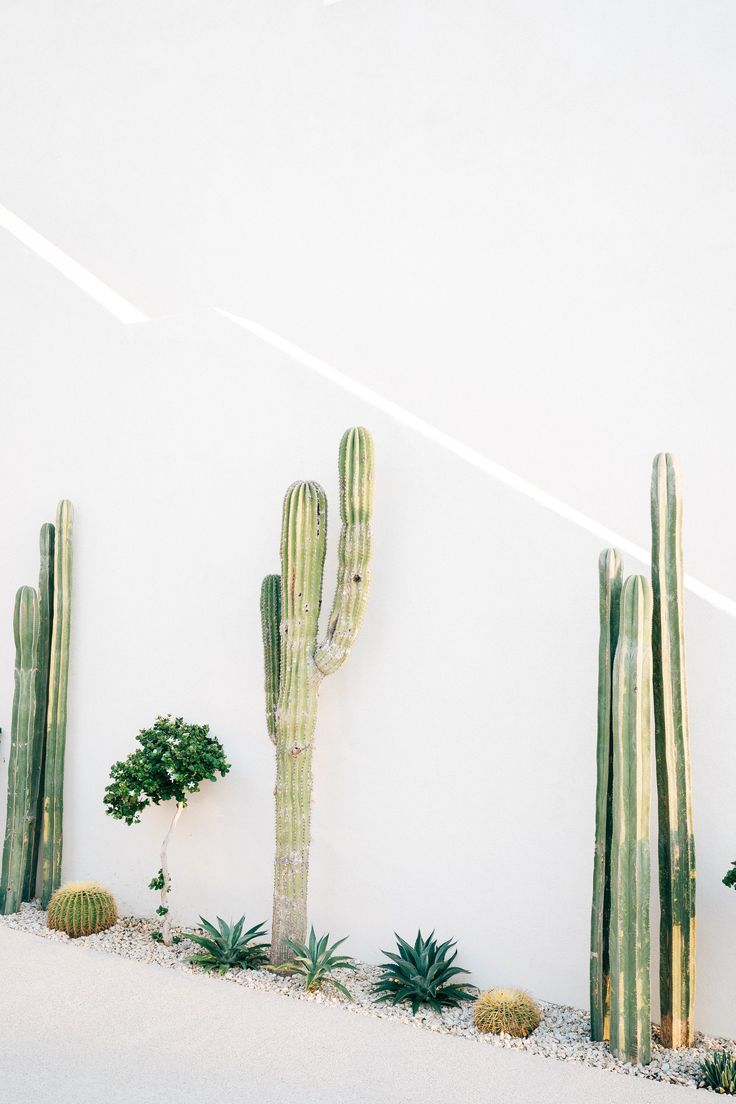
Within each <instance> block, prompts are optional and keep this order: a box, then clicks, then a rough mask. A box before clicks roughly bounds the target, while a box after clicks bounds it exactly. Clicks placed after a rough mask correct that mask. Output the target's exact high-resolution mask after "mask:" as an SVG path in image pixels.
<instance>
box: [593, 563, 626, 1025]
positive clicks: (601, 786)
mask: <svg viewBox="0 0 736 1104" xmlns="http://www.w3.org/2000/svg"><path fill="white" fill-rule="evenodd" d="M622 574H623V563H622V560H621V556H620V554H619V553H618V552H617V551H616V549H615V548H607V549H606V550H605V551H603V552H601V554H600V558H599V560H598V579H599V617H600V639H599V645H598V751H597V770H598V773H597V789H596V809H595V852H594V864H593V907H592V910H591V921H590V1037H591V1039H594V1040H600V1039H607V1038H608V1036H609V1016H610V984H611V979H610V962H609V926H610V916H611V801H612V786H613V770H612V762H613V739H612V714H611V693H612V689H613V660H614V656H615V654H616V642H617V640H618V630H619V610H620V603H621V580H622Z"/></svg>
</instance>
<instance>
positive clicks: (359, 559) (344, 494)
mask: <svg viewBox="0 0 736 1104" xmlns="http://www.w3.org/2000/svg"><path fill="white" fill-rule="evenodd" d="M373 469H374V460H373V440H372V438H371V435H370V433H369V432H368V430H367V429H363V428H361V427H358V428H355V429H348V430H346V432H345V433H344V434H343V437H342V440H341V442H340V457H339V470H340V517H341V520H342V528H341V532H340V544H339V550H338V574H337V586H336V588H335V598H334V601H333V604H332V610H331V612H330V616H329V620H328V622H327V632H326V635H325V639H324V640H323V641H322V643H321V644H320V645H319V647H318V648H317V652H316V655H315V662H316V664H317V667H318V669H319V671H320V672H321V673H322V674H323V675H330V674H332V673H333V671H336V670H337V669H338V667H340V666H342V664H343V663H344V662H345V660H346V659H347V657H348V654H349V652H350V649H351V647H352V645H353V641H354V640H355V637H356V636H357V634H358V630H359V629H360V624H361V621H362V620H363V614H364V612H365V607H366V603H367V601H368V591H369V588H370V568H371V553H372V536H371V521H372V517H373Z"/></svg>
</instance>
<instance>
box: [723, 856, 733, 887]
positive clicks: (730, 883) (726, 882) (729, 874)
mask: <svg viewBox="0 0 736 1104" xmlns="http://www.w3.org/2000/svg"><path fill="white" fill-rule="evenodd" d="M723 884H724V885H725V886H728V888H729V889H736V859H733V860H732V861H731V869H730V870H729V871H727V872H726V876H725V878H724V879H723Z"/></svg>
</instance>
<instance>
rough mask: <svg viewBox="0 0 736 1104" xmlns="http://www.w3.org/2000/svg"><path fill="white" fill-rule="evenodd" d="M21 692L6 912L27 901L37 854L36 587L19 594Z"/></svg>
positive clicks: (16, 702) (5, 867)
mask: <svg viewBox="0 0 736 1104" xmlns="http://www.w3.org/2000/svg"><path fill="white" fill-rule="evenodd" d="M13 634H14V636H15V692H14V695H13V714H12V726H11V738H10V758H9V762H8V803H7V813H6V821H5V842H4V846H3V861H2V870H1V872H0V913H3V914H7V913H11V912H17V911H18V909H19V908H20V905H21V901H22V900H23V888H24V884H25V881H26V875H27V869H28V862H29V859H30V854H31V840H30V826H31V823H32V819H33V815H34V814H35V805H34V803H33V800H32V798H33V795H32V787H31V775H32V770H31V767H32V756H33V741H34V731H35V719H36V684H37V678H36V676H37V671H38V634H39V609H38V595H37V593H36V591H35V590H34V589H33V587H27V586H24V587H21V588H20V590H19V591H18V593H17V594H16V596H15V611H14V615H13Z"/></svg>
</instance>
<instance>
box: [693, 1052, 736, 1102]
mask: <svg viewBox="0 0 736 1104" xmlns="http://www.w3.org/2000/svg"><path fill="white" fill-rule="evenodd" d="M700 1078H701V1084H702V1085H704V1086H705V1088H706V1089H712V1090H713V1092H715V1093H720V1095H721V1096H736V1055H734V1054H732V1053H731V1051H728V1050H716V1051H714V1052H713V1054H709V1055H708V1057H707V1058H705V1059H704V1060H703V1061H702V1062H701V1064H700Z"/></svg>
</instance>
